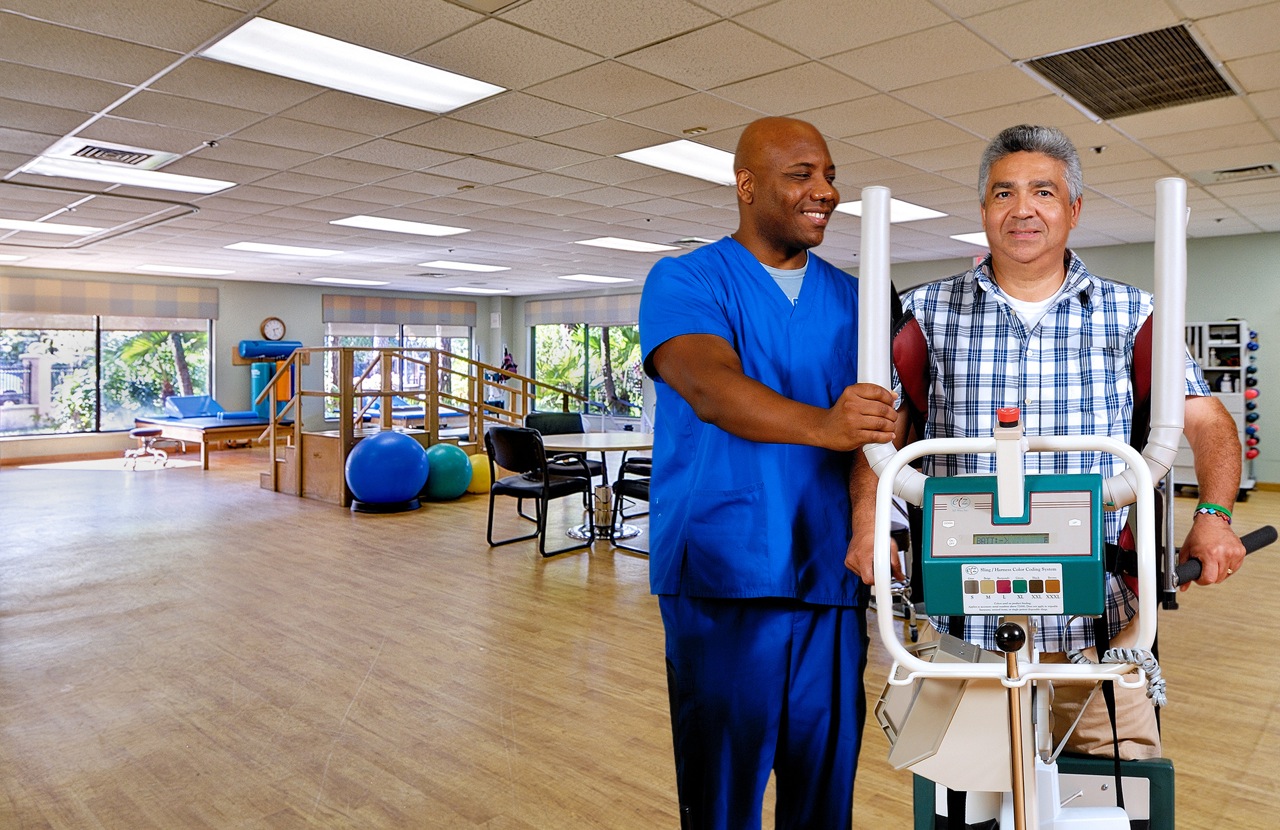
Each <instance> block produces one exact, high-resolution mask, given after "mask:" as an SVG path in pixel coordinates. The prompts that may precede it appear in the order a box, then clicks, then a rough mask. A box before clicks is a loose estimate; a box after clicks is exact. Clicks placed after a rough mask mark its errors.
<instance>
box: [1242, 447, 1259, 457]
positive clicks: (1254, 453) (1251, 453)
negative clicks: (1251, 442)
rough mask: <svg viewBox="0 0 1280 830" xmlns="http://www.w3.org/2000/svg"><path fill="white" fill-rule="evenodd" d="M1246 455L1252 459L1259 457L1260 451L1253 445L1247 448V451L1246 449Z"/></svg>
mask: <svg viewBox="0 0 1280 830" xmlns="http://www.w3.org/2000/svg"><path fill="white" fill-rule="evenodd" d="M1244 457H1245V458H1250V459H1252V458H1257V457H1258V451H1257V450H1255V449H1253V448H1252V447H1251V448H1249V449H1248V450H1246V451H1245V454H1244Z"/></svg>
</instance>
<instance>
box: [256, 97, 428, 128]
mask: <svg viewBox="0 0 1280 830" xmlns="http://www.w3.org/2000/svg"><path fill="white" fill-rule="evenodd" d="M280 114H281V115H283V116H285V117H286V118H292V119H294V120H296V121H305V122H307V123H309V124H320V125H325V126H330V125H339V126H342V127H347V128H351V129H354V130H355V131H356V132H360V133H363V134H365V135H371V136H383V135H388V134H390V133H396V132H400V131H401V130H406V129H409V128H410V127H415V126H418V125H420V124H424V123H426V122H428V121H431V120H433V119H435V117H436V116H435V114H434V113H429V112H423V111H422V110H416V109H413V108H411V107H402V106H399V105H397V104H389V103H387V102H385V101H375V100H373V99H372V98H364V97H362V96H359V95H352V94H350V93H347V92H339V91H337V90H328V91H326V92H322V93H320V94H319V95H316V96H315V97H313V98H309V99H308V100H306V101H303V102H302V103H300V104H297V105H295V106H292V107H289V108H288V109H286V110H284V111H283V112H281V113H280Z"/></svg>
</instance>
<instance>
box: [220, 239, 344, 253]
mask: <svg viewBox="0 0 1280 830" xmlns="http://www.w3.org/2000/svg"><path fill="white" fill-rule="evenodd" d="M223 247H224V248H226V249H227V250H229V251H253V252H254V253H259V254H284V255H285V256H337V255H338V254H341V253H343V252H342V251H331V250H329V249H328V248H302V247H299V246H297V245H272V244H270V243H268V242H236V243H233V244H231V245H224V246H223Z"/></svg>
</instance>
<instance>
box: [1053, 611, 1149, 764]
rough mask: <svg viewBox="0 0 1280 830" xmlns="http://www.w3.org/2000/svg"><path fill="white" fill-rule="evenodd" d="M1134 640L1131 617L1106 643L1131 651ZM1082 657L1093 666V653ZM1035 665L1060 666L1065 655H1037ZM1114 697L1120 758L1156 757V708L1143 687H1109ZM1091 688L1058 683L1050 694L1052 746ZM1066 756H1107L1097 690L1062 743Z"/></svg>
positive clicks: (1105, 721)
mask: <svg viewBox="0 0 1280 830" xmlns="http://www.w3.org/2000/svg"><path fill="white" fill-rule="evenodd" d="M1137 640H1138V618H1137V617H1136V616H1135V617H1134V618H1133V619H1132V620H1131V621H1130V622H1129V624H1128V625H1127V626H1125V627H1124V628H1123V629H1121V630H1120V633H1119V634H1117V635H1116V636H1115V638H1113V639H1112V641H1111V645H1112V647H1113V648H1131V647H1132V646H1134V645H1135V644H1136V643H1137ZM1083 653H1084V654H1085V656H1087V657H1088V658H1089V659H1090V660H1092V661H1094V662H1095V663H1096V662H1097V661H1098V651H1097V649H1093V648H1088V649H1084V652H1083ZM1040 660H1041V662H1044V663H1065V662H1067V655H1066V654H1063V653H1061V652H1055V653H1049V654H1041V655H1040ZM1113 685H1114V687H1115V692H1116V730H1117V733H1118V734H1119V736H1120V758H1121V760H1124V761H1136V760H1144V759H1147V758H1159V757H1160V731H1159V729H1158V727H1157V725H1156V709H1155V707H1154V706H1152V705H1151V699H1150V698H1148V697H1147V692H1146V688H1145V687H1144V688H1141V689H1126V688H1124V687H1123V686H1121V685H1119V684H1118V683H1117V684H1113ZM1092 690H1093V686H1091V685H1089V684H1087V683H1059V684H1057V685H1056V686H1054V689H1053V707H1052V711H1053V741H1054V746H1057V745H1058V744H1059V743H1061V741H1062V736H1063V734H1065V733H1066V731H1067V730H1068V729H1070V728H1071V724H1072V723H1073V722H1074V721H1075V719H1076V716H1077V715H1079V714H1080V707H1081V706H1083V705H1084V702H1085V700H1087V699H1088V697H1089V692H1090V691H1092ZM1066 751H1067V752H1076V753H1080V754H1084V755H1100V756H1103V757H1105V758H1110V757H1112V754H1113V753H1112V745H1111V719H1110V717H1109V716H1108V715H1107V704H1106V701H1105V700H1104V699H1103V697H1102V690H1101V689H1099V690H1098V693H1097V694H1096V695H1094V696H1093V700H1090V701H1089V705H1088V708H1086V709H1085V712H1084V716H1083V717H1081V718H1080V723H1079V725H1077V726H1076V728H1075V731H1074V732H1073V733H1072V734H1071V739H1070V740H1069V741H1067V747H1066Z"/></svg>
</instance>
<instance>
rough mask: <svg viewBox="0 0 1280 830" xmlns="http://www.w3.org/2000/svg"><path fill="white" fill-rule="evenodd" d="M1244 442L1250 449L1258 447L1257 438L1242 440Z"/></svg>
mask: <svg viewBox="0 0 1280 830" xmlns="http://www.w3.org/2000/svg"><path fill="white" fill-rule="evenodd" d="M1244 442H1245V443H1246V444H1248V445H1249V446H1250V447H1256V446H1258V439H1257V438H1246V439H1244Z"/></svg>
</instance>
